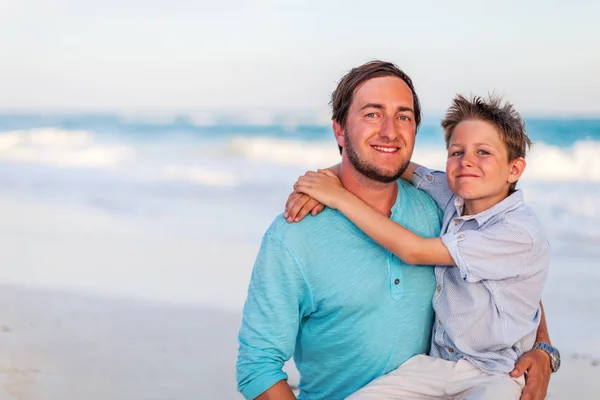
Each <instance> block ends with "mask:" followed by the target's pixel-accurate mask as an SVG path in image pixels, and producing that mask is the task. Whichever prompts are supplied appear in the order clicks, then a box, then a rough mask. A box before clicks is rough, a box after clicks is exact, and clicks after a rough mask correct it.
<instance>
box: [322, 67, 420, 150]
mask: <svg viewBox="0 0 600 400" xmlns="http://www.w3.org/2000/svg"><path fill="white" fill-rule="evenodd" d="M386 76H395V77H397V78H400V79H402V80H403V81H404V83H406V85H407V86H408V87H409V89H410V91H411V92H412V96H413V111H414V114H415V122H416V124H417V128H418V127H419V124H420V123H421V103H420V102H419V96H417V92H416V91H415V87H414V86H413V83H412V80H411V79H410V77H409V76H408V75H406V74H405V73H404V71H402V70H401V69H400V68H398V67H397V66H396V65H395V64H392V63H390V62H385V61H379V60H374V61H370V62H368V63H366V64H363V65H361V66H360V67H356V68H352V69H351V70H350V72H348V73H347V74H346V75H344V77H343V78H342V80H341V81H340V83H339V84H338V86H337V88H336V89H335V90H334V92H333V93H332V95H331V108H332V115H331V119H332V120H333V121H336V122H337V123H339V124H340V125H341V126H342V128H345V127H346V120H347V119H348V110H349V109H350V105H351V104H352V101H353V100H354V92H355V91H356V88H357V87H359V86H360V85H361V84H362V83H363V82H366V81H368V80H369V79H373V78H381V77H386ZM338 147H339V149H340V154H341V153H342V147H341V146H338Z"/></svg>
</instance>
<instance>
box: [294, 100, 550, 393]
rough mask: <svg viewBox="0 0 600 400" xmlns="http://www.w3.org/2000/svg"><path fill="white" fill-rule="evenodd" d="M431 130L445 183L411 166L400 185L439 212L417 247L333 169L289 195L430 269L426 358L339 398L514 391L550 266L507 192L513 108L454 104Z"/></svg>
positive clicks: (512, 173) (518, 125)
mask: <svg viewBox="0 0 600 400" xmlns="http://www.w3.org/2000/svg"><path fill="white" fill-rule="evenodd" d="M373 118H377V115H373ZM442 127H443V129H444V133H445V135H444V136H445V141H446V147H447V149H448V161H447V164H446V174H444V173H441V172H433V171H430V170H428V169H426V168H423V167H420V166H418V165H416V164H412V163H411V164H410V165H409V166H408V168H407V169H406V171H405V172H404V174H403V175H402V177H403V179H406V180H409V181H411V182H412V183H413V184H414V185H415V186H416V187H417V188H419V189H421V190H424V191H425V192H427V193H428V194H429V195H430V196H431V197H432V198H433V199H434V200H435V201H436V202H437V203H438V205H439V206H440V207H441V208H442V210H443V211H444V222H443V227H442V236H441V237H439V238H422V237H420V236H418V235H416V234H413V233H412V232H410V231H408V230H407V229H405V228H404V227H402V226H400V225H398V224H396V223H394V222H392V221H391V220H390V219H388V218H386V217H385V216H383V215H381V214H379V213H378V212H376V211H375V210H373V209H371V208H370V207H369V206H367V205H366V204H365V203H363V202H362V201H361V200H360V199H358V198H357V197H355V196H354V195H353V194H351V193H350V192H348V191H347V190H345V189H344V188H343V187H342V186H341V184H340V182H339V180H338V179H337V175H336V173H335V171H332V170H324V171H319V172H308V173H307V174H306V175H305V176H303V177H300V178H299V179H298V182H297V183H296V184H295V185H294V188H295V191H296V192H300V193H305V194H307V195H308V196H310V197H311V198H313V199H315V200H317V201H319V202H320V203H322V204H324V205H326V206H329V207H330V208H334V209H338V210H339V211H340V212H342V213H343V214H344V215H346V217H347V218H349V219H350V220H351V221H352V222H354V223H355V224H356V225H357V226H358V227H359V228H361V229H362V230H363V231H364V232H365V233H366V234H368V235H369V236H370V237H372V238H373V239H374V240H375V241H377V242H378V243H380V244H381V245H382V246H384V247H385V248H387V249H388V250H390V251H391V252H393V253H394V254H396V255H397V256H398V257H399V258H401V259H402V260H403V261H405V262H407V263H409V264H415V265H420V264H435V265H437V267H436V270H435V275H436V281H437V287H436V292H435V294H434V298H433V308H434V310H435V313H436V323H435V324H434V327H433V333H432V343H431V350H430V356H425V355H417V356H415V357H413V358H411V359H410V360H408V361H407V362H405V363H404V364H403V365H402V366H400V367H399V368H398V369H396V370H394V371H392V372H390V373H389V374H387V375H384V376H382V377H380V378H378V379H376V380H374V381H373V382H371V383H370V384H369V385H367V386H366V387H364V388H363V389H361V390H359V391H358V392H356V393H355V394H353V395H352V396H350V397H349V399H353V400H363V399H380V398H398V399H407V398H410V399H414V398H419V399H421V398H424V399H425V398H447V397H448V396H450V397H452V396H461V397H460V398H467V399H495V398H497V399H518V398H519V397H520V394H521V390H522V388H523V386H524V379H523V378H522V377H521V378H519V379H513V378H511V377H510V376H509V372H510V371H512V369H513V367H514V364H515V362H516V361H517V359H518V358H519V357H520V356H521V355H522V354H523V353H524V352H526V351H529V350H531V348H532V347H533V345H534V342H535V335H536V330H537V327H538V324H539V321H540V316H541V311H540V307H539V303H540V297H541V293H542V289H543V284H544V282H545V279H546V276H547V273H548V266H549V248H548V241H547V239H546V236H545V234H544V232H543V231H542V228H541V226H540V223H539V220H538V219H537V217H536V216H535V214H534V213H533V211H531V210H530V209H529V208H528V207H527V206H525V204H524V202H523V195H522V193H521V191H520V190H516V188H515V186H516V183H517V181H518V179H519V178H520V177H521V175H522V173H523V171H524V169H525V166H526V162H525V159H524V158H525V154H526V151H527V148H528V147H529V146H530V145H531V142H530V140H529V138H528V137H527V135H526V132H525V126H524V124H523V121H522V119H521V117H520V115H519V114H518V113H517V112H516V111H515V109H514V107H513V106H512V105H511V104H508V103H504V104H503V103H502V101H501V100H500V99H498V98H490V99H489V100H484V99H482V98H480V97H474V98H472V99H466V98H465V97H463V96H457V97H456V98H455V99H454V101H453V103H452V105H451V107H450V108H449V110H448V112H447V114H446V116H445V118H444V120H443V121H442ZM378 147H382V146H378ZM383 147H386V146H383ZM376 150H377V151H382V152H386V153H389V154H390V155H393V154H394V152H395V151H398V149H397V148H394V147H393V146H389V147H386V148H378V149H376ZM332 169H333V170H335V169H336V167H334V168H332ZM297 208H298V207H288V210H287V214H288V216H289V220H298V219H296V213H297ZM551 358H552V357H551ZM552 359H553V361H555V360H556V359H555V358H552ZM557 368H558V365H553V370H556V369H557Z"/></svg>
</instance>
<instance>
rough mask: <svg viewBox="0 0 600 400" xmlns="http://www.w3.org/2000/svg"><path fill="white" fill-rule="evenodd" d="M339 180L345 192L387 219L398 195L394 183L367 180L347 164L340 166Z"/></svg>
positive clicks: (396, 185) (396, 186)
mask: <svg viewBox="0 0 600 400" xmlns="http://www.w3.org/2000/svg"><path fill="white" fill-rule="evenodd" d="M339 178H340V181H341V182H342V185H343V186H344V188H345V189H346V190H348V191H349V192H351V193H353V194H354V195H355V196H356V197H358V198H360V199H361V200H362V201H364V202H365V203H367V204H368V205H369V206H371V207H372V208H373V209H374V210H375V211H378V212H379V213H381V214H383V215H385V216H386V217H389V216H390V215H391V213H392V206H393V205H394V203H395V202H396V196H397V195H398V184H397V183H396V182H391V183H381V182H377V181H374V180H372V179H369V178H367V177H366V176H364V175H362V174H361V173H360V172H358V171H357V170H356V169H355V168H354V167H353V166H352V164H350V163H349V162H342V164H341V165H340V172H339Z"/></svg>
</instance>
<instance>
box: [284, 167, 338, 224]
mask: <svg viewBox="0 0 600 400" xmlns="http://www.w3.org/2000/svg"><path fill="white" fill-rule="evenodd" d="M340 165H341V164H335V165H333V166H331V167H329V168H327V169H324V170H323V169H319V170H318V172H324V171H326V170H329V171H331V172H333V173H334V174H335V176H339V175H340ZM307 173H308V172H307ZM324 208H325V206H324V205H323V204H321V203H319V202H318V201H317V200H315V199H313V198H311V197H310V196H309V195H307V194H304V193H298V192H292V193H291V194H290V195H289V196H288V199H287V202H286V203H285V213H284V214H283V217H284V218H285V219H286V220H287V221H288V222H298V221H300V220H302V218H304V217H306V216H307V215H308V213H310V214H311V215H313V216H315V215H317V214H318V213H320V212H321V211H323V209H324Z"/></svg>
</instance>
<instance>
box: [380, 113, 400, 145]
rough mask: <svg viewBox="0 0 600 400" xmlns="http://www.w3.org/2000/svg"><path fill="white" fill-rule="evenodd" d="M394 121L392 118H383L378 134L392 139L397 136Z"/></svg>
mask: <svg viewBox="0 0 600 400" xmlns="http://www.w3.org/2000/svg"><path fill="white" fill-rule="evenodd" d="M394 122H395V121H394V118H390V117H386V118H384V120H383V122H382V126H381V130H380V131H379V136H381V137H384V138H387V139H389V140H394V139H395V138H396V137H398V132H396V124H395V123H394Z"/></svg>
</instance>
